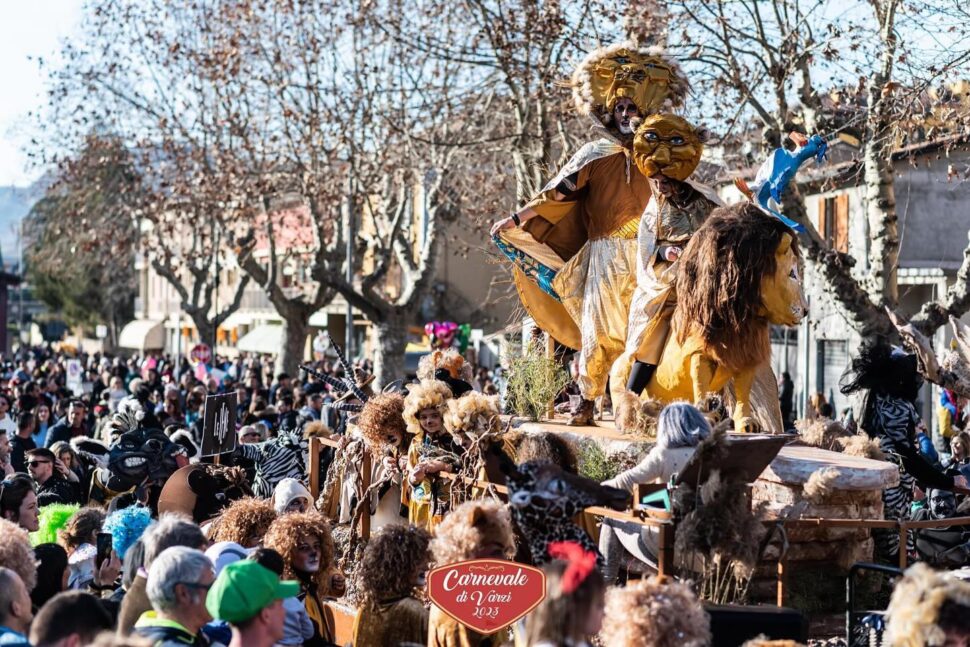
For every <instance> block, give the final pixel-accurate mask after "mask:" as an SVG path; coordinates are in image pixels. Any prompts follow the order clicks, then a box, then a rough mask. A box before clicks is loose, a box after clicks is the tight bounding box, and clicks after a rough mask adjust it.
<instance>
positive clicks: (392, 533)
mask: <svg viewBox="0 0 970 647" xmlns="http://www.w3.org/2000/svg"><path fill="white" fill-rule="evenodd" d="M430 544H431V535H429V534H428V532H427V531H426V530H424V529H423V528H417V527H415V526H410V525H408V526H405V525H403V524H392V525H388V526H384V528H383V529H381V531H380V532H379V533H377V534H376V535H374V536H372V537H371V539H370V541H369V542H367V547H366V548H365V549H364V555H363V557H362V559H361V562H360V566H359V567H358V569H357V573H356V576H357V578H358V582H359V585H358V588H359V591H360V606H359V608H358V610H357V616H356V618H354V639H353V644H354V645H355V647H383V646H384V645H398V644H401V643H418V644H422V645H423V644H424V643H425V641H426V640H427V636H428V610H427V609H425V607H424V604H423V603H422V602H421V601H420V600H418V599H416V598H415V597H414V595H413V594H414V591H415V589H416V588H417V587H418V586H420V584H421V583H422V579H423V577H424V574H425V571H426V570H427V568H428V564H429V563H430V561H431V551H430Z"/></svg>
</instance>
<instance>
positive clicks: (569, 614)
mask: <svg viewBox="0 0 970 647" xmlns="http://www.w3.org/2000/svg"><path fill="white" fill-rule="evenodd" d="M548 550H549V555H550V556H551V557H554V558H555V561H552V562H550V563H548V564H546V565H545V566H543V567H542V570H543V571H545V573H546V596H545V598H543V600H542V602H540V603H539V606H538V607H536V609H535V610H534V611H533V612H532V613H531V614H529V616H528V618H527V619H526V644H529V645H534V646H535V647H540V646H541V647H554V646H555V645H589V644H590V643H589V642H588V641H589V639H590V638H592V637H593V636H595V635H596V634H598V633H599V631H600V628H601V626H602V624H603V605H604V602H605V595H606V583H605V582H604V581H603V576H602V575H600V573H599V571H598V570H596V553H594V552H586V551H584V550H583V548H582V546H580V545H579V544H577V543H576V542H567V541H564V542H553V543H551V544H550V545H549V549H548Z"/></svg>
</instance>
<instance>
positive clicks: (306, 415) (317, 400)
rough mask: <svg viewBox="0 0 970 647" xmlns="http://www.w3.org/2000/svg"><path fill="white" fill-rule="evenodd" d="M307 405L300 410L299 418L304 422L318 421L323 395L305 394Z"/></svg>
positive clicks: (317, 392) (319, 393) (317, 393)
mask: <svg viewBox="0 0 970 647" xmlns="http://www.w3.org/2000/svg"><path fill="white" fill-rule="evenodd" d="M306 399H307V404H306V406H305V407H303V408H302V409H300V418H302V419H303V420H304V421H310V420H319V419H320V412H321V411H322V410H323V393H321V392H320V391H315V392H313V393H307V396H306Z"/></svg>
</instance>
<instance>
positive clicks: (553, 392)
mask: <svg viewBox="0 0 970 647" xmlns="http://www.w3.org/2000/svg"><path fill="white" fill-rule="evenodd" d="M569 381H570V378H569V373H567V372H566V369H564V368H563V367H562V366H560V364H559V363H558V362H557V361H555V360H553V359H548V358H546V356H545V355H544V354H543V352H542V350H541V349H539V348H535V347H530V348H529V351H528V352H527V353H526V354H525V355H522V356H521V357H516V358H515V359H513V360H512V363H511V365H510V366H509V382H508V387H507V390H506V393H507V397H508V403H509V407H511V409H512V410H513V411H514V412H515V413H516V414H517V415H519V416H522V417H524V418H528V419H529V420H538V419H539V418H540V417H541V416H543V415H544V414H545V412H546V409H547V407H548V406H549V404H550V403H551V402H552V401H553V399H555V397H556V396H557V395H559V393H560V391H562V390H563V389H564V388H566V385H567V384H569Z"/></svg>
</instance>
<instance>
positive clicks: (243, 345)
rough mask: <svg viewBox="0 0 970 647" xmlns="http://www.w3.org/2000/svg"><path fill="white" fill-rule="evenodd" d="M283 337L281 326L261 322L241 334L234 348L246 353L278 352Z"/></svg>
mask: <svg viewBox="0 0 970 647" xmlns="http://www.w3.org/2000/svg"><path fill="white" fill-rule="evenodd" d="M282 339H283V326H273V325H270V324H263V325H261V326H256V327H255V328H253V329H252V330H250V331H249V332H248V333H246V334H245V335H243V336H242V337H241V338H240V339H239V341H238V342H237V343H236V348H238V349H239V350H241V351H245V352H247V353H278V352H280V342H281V341H282Z"/></svg>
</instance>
